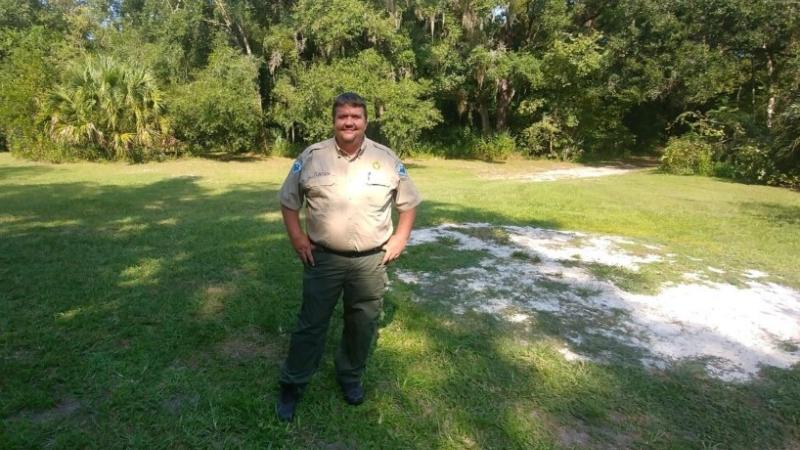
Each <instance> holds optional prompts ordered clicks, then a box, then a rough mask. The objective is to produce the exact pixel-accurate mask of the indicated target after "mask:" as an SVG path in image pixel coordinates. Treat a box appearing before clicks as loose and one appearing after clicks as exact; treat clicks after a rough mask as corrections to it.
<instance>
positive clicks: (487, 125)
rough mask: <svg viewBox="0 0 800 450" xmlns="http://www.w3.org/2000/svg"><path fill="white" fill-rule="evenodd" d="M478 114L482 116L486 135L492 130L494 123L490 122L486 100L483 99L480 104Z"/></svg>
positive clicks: (482, 124) (483, 129)
mask: <svg viewBox="0 0 800 450" xmlns="http://www.w3.org/2000/svg"><path fill="white" fill-rule="evenodd" d="M478 114H480V116H481V132H482V133H483V135H484V136H488V135H489V133H491V132H492V125H491V123H490V122H489V108H488V107H487V106H486V102H484V101H481V102H480V103H479V104H478Z"/></svg>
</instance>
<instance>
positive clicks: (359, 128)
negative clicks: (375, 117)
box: [333, 105, 367, 145]
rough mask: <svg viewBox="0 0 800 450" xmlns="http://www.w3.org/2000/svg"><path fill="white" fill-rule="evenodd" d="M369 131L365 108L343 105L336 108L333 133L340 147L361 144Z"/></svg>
mask: <svg viewBox="0 0 800 450" xmlns="http://www.w3.org/2000/svg"><path fill="white" fill-rule="evenodd" d="M366 130H367V118H366V117H364V108H361V107H360V106H350V105H343V106H340V107H338V108H336V115H335V116H334V117H333V132H334V134H335V135H336V141H337V142H338V143H339V145H349V144H353V143H360V142H361V140H362V139H364V132H365V131H366Z"/></svg>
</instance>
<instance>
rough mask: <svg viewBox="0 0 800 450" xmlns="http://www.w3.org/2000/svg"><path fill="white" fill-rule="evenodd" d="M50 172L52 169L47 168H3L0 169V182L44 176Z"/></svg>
mask: <svg viewBox="0 0 800 450" xmlns="http://www.w3.org/2000/svg"><path fill="white" fill-rule="evenodd" d="M52 171H53V169H52V168H50V167H47V166H16V167H13V166H12V167H9V166H4V167H0V180H8V179H11V178H21V177H30V176H35V175H44V174H46V173H48V172H52Z"/></svg>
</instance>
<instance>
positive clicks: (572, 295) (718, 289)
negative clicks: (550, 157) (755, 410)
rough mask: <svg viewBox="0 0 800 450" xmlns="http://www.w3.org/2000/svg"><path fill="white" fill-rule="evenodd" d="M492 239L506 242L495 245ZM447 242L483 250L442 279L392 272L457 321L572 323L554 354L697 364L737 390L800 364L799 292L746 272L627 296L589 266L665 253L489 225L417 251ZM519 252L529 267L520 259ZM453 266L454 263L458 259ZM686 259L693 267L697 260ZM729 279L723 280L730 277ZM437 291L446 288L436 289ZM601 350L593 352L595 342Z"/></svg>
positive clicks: (426, 239)
mask: <svg viewBox="0 0 800 450" xmlns="http://www.w3.org/2000/svg"><path fill="white" fill-rule="evenodd" d="M498 232H500V234H503V235H504V239H496V238H493V236H497V235H498ZM434 242H449V243H451V247H450V248H451V249H452V250H453V251H456V252H458V251H465V250H472V251H482V252H484V253H485V255H486V257H485V258H482V259H480V260H479V261H478V263H477V264H474V265H470V266H467V267H459V268H456V269H454V270H452V271H448V272H446V273H436V272H431V271H427V272H426V271H415V270H411V269H397V270H396V271H395V277H396V279H397V281H399V282H401V283H404V284H406V285H409V286H411V287H412V290H413V292H414V294H413V300H414V301H418V302H438V303H442V304H444V305H446V306H447V307H449V309H450V310H451V312H452V313H454V314H464V313H466V312H468V311H472V312H476V313H483V314H490V315H492V316H495V317H497V318H499V319H501V320H505V321H508V322H512V323H524V322H528V321H530V320H532V319H534V318H537V317H542V318H549V319H556V320H561V321H563V323H565V324H568V325H570V326H569V327H568V328H569V331H567V332H564V333H563V334H564V335H563V336H562V337H563V338H564V340H565V341H566V342H567V343H568V346H567V347H565V348H562V349H560V350H559V352H560V353H561V354H562V355H564V357H565V358H566V359H568V360H570V361H580V360H587V359H590V360H603V359H606V357H607V356H608V354H612V356H613V353H614V352H620V351H622V350H621V349H633V350H634V352H633V353H630V354H632V355H634V356H633V357H634V358H635V359H637V360H638V361H639V362H640V363H641V364H643V365H645V366H646V367H651V368H658V369H667V368H669V367H674V365H676V364H681V363H686V362H689V363H695V364H700V366H701V367H702V368H703V369H704V371H705V372H706V373H707V374H708V375H709V376H712V377H714V378H718V379H721V380H724V381H736V382H743V381H747V380H750V379H752V378H753V377H755V376H757V374H758V371H759V369H760V367H761V366H764V365H767V366H774V367H779V368H789V367H791V366H792V365H794V364H797V363H798V361H800V349H798V345H797V344H798V343H800V292H798V291H796V290H794V289H792V288H790V287H787V286H783V285H780V284H777V283H774V282H771V281H768V280H769V274H767V273H765V272H762V271H760V270H757V269H748V270H746V271H744V272H743V273H741V274H740V276H739V282H738V283H736V285H734V284H730V283H728V282H720V281H716V280H715V279H714V277H713V275H714V274H719V273H721V272H723V271H722V270H721V269H717V268H715V267H708V271H707V272H710V274H709V275H711V276H707V273H706V271H704V270H703V269H699V270H696V271H692V272H688V273H685V274H683V277H682V278H681V281H680V282H665V283H662V284H661V285H660V286H659V288H658V290H657V292H656V293H654V294H650V293H647V294H644V293H637V292H629V291H626V290H624V289H622V288H621V287H620V286H619V285H618V284H615V283H614V282H613V281H612V280H609V279H605V278H602V277H599V276H597V275H595V274H594V273H595V272H593V271H591V270H589V267H591V266H593V265H594V266H595V267H596V266H597V265H600V266H608V267H612V268H615V269H621V270H624V271H628V272H630V273H637V272H639V271H640V269H641V268H642V267H643V266H646V265H649V264H654V263H666V264H669V263H671V262H672V261H674V258H676V255H674V254H671V253H663V252H662V249H661V247H660V246H657V245H652V244H649V243H639V242H636V241H634V240H631V239H627V238H623V237H618V236H603V235H594V234H588V233H581V232H576V231H559V230H549V229H543V228H535V227H519V226H502V227H498V226H494V225H490V224H485V223H466V224H444V225H440V226H438V227H434V228H427V229H420V230H415V231H414V233H413V234H412V237H411V239H410V241H409V246H410V247H414V246H418V245H424V244H428V243H434ZM521 253H524V254H526V255H528V256H529V258H520V257H519V256H518V255H520V254H521ZM453 256H454V257H455V255H453ZM687 259H690V260H694V258H692V257H687ZM728 275H730V273H728ZM441 286H448V288H447V289H446V290H445V291H443V290H442V289H441ZM590 341H594V342H601V343H604V342H605V343H606V345H605V347H607V348H605V349H600V351H598V349H597V345H594V346H590V345H586V343H587V342H590Z"/></svg>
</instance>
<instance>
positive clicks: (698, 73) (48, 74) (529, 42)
mask: <svg viewBox="0 0 800 450" xmlns="http://www.w3.org/2000/svg"><path fill="white" fill-rule="evenodd" d="M0 88H1V90H0V101H2V104H1V105H0V127H2V128H0V139H2V145H3V146H5V147H6V148H8V149H10V150H11V151H13V152H15V153H18V154H20V155H24V156H27V157H30V158H43V159H53V160H59V159H68V158H125V159H132V160H143V159H150V158H162V157H166V156H170V155H176V154H181V153H187V152H190V153H204V152H211V151H214V152H219V151H224V152H232V153H236V152H244V151H254V150H255V151H262V152H272V153H281V154H285V153H291V152H293V151H296V149H297V148H298V147H300V146H302V145H303V144H304V143H308V142H311V141H314V140H316V139H320V138H322V137H324V136H326V135H327V134H328V133H329V128H330V115H329V114H330V111H329V104H330V101H331V98H332V97H333V96H334V95H335V94H336V93H338V92H341V91H344V90H355V91H358V92H360V93H362V94H363V95H365V97H367V99H368V102H369V116H370V120H371V133H372V134H374V135H377V137H378V138H379V139H382V140H385V141H387V142H388V143H389V144H390V145H392V146H393V147H395V148H396V149H398V150H399V151H401V152H428V153H436V154H445V155H446V156H458V157H480V158H489V159H492V158H503V157H505V156H507V155H508V154H510V153H512V152H516V153H520V154H523V155H528V156H546V157H556V158H579V157H582V156H583V157H586V156H588V157H593V156H598V155H619V154H630V153H646V152H653V151H654V149H657V148H664V152H665V153H664V165H665V167H666V168H667V169H669V170H673V171H677V172H694V173H706V174H718V175H724V176H731V177H735V178H740V179H745V180H749V181H756V182H767V183H780V184H795V185H797V184H798V183H799V181H798V180H800V172H799V171H798V166H799V165H800V3H798V2H793V1H786V2H781V1H777V0H672V1H668V2H663V1H658V0H621V1H608V0H586V1H580V0H566V1H565V0H510V1H498V0H406V1H397V0H380V1H379V0H326V1H318V0H297V1H291V0H277V1H269V2H267V1H253V0H82V1H77V0H75V1H69V0H55V1H36V0H28V1H12V0H0Z"/></svg>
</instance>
